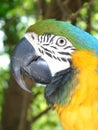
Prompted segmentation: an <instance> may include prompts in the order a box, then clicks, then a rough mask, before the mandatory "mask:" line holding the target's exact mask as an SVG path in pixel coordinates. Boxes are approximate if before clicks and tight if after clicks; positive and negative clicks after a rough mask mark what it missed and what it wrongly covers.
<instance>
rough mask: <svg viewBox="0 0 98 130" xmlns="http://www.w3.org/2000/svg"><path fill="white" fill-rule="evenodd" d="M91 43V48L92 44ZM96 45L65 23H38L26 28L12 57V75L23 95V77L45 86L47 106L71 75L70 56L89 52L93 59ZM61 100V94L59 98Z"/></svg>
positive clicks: (72, 71) (52, 101) (53, 101)
mask: <svg viewBox="0 0 98 130" xmlns="http://www.w3.org/2000/svg"><path fill="white" fill-rule="evenodd" d="M92 43H93V44H92ZM96 48H98V41H97V40H96V39H95V38H94V37H93V36H91V35H90V34H88V33H87V32H84V31H82V30H81V29H79V28H77V27H75V26H73V25H71V24H70V23H67V22H61V21H56V20H42V21H39V22H37V23H35V24H34V25H32V26H30V27H29V28H28V30H27V32H26V33H25V35H24V37H23V38H22V39H21V40H20V41H19V43H18V44H17V46H16V47H15V49H14V50H13V53H12V59H11V66H12V74H13V75H14V77H15V79H16V81H17V83H18V84H19V85H20V86H21V87H22V88H23V89H24V90H26V91H29V92H30V90H29V89H28V88H27V86H26V84H25V81H24V79H23V75H26V76H28V77H29V78H30V79H32V80H34V81H35V82H37V83H41V84H45V85H46V89H45V97H46V99H47V102H48V103H57V100H58V98H57V94H58V95H60V91H61V90H62V91H63V86H64V85H65V84H66V85H67V84H68V82H70V80H71V78H72V76H73V75H74V68H73V67H72V65H71V64H72V62H73V61H72V55H73V53H74V52H75V51H76V50H81V49H84V50H90V51H94V53H95V54H96V55H97V54H98V50H97V49H96ZM61 96H62V94H61Z"/></svg>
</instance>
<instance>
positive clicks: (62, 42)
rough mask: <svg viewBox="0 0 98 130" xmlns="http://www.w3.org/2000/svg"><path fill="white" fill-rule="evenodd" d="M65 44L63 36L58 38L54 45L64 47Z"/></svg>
mask: <svg viewBox="0 0 98 130" xmlns="http://www.w3.org/2000/svg"><path fill="white" fill-rule="evenodd" d="M66 44H67V40H66V39H64V38H58V39H57V42H56V45H58V46H60V47H64V46H65V45H66Z"/></svg>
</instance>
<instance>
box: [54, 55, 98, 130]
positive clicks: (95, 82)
mask: <svg viewBox="0 0 98 130" xmlns="http://www.w3.org/2000/svg"><path fill="white" fill-rule="evenodd" d="M75 56H76V55H75ZM77 56H78V61H79V56H80V54H77ZM88 56H89V60H91V59H92V63H91V64H90V62H89V60H88V58H87V60H86V59H85V60H86V61H88V63H85V62H83V61H80V62H79V63H80V64H81V65H80V66H79V67H80V68H79V74H78V75H77V79H78V84H77V86H76V87H75V90H74V93H73V95H72V97H71V99H70V101H69V103H68V104H65V105H61V106H60V105H56V110H57V113H58V115H59V118H60V121H61V124H62V126H63V128H64V130H98V75H97V73H96V71H95V69H96V68H97V61H96V60H97V58H95V57H93V56H91V55H90V54H88ZM84 57H85V55H84ZM84 57H83V56H82V60H83V58H84ZM74 58H76V57H74ZM74 61H75V59H74ZM79 63H78V64H79ZM83 63H84V65H83ZM75 65H76V66H77V67H78V65H77V63H75ZM88 65H89V66H88ZM87 66H88V68H86V69H85V67H87Z"/></svg>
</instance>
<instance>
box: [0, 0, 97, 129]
mask: <svg viewBox="0 0 98 130" xmlns="http://www.w3.org/2000/svg"><path fill="white" fill-rule="evenodd" d="M48 18H51V19H58V20H63V21H68V22H70V23H72V24H73V25H76V26H78V27H80V28H82V29H83V30H85V31H87V32H89V33H91V34H92V35H94V36H95V37H96V38H97V37H98V0H0V130H62V126H61V124H60V123H59V119H58V116H57V114H56V112H55V111H54V109H51V110H50V106H48V105H47V104H46V101H45V99H44V87H43V86H39V85H37V84H35V83H34V82H32V81H30V80H29V79H27V78H25V80H26V82H27V84H28V86H30V88H31V89H32V92H33V94H30V93H27V92H25V91H24V90H22V89H21V88H20V87H19V86H18V84H17V83H16V82H15V80H14V78H13V76H12V75H11V69H10V57H11V53H12V50H13V48H14V47H15V45H16V44H17V43H18V41H19V39H21V38H22V36H23V35H24V33H25V31H26V29H27V28H28V27H29V26H30V25H31V24H34V23H35V22H36V21H38V20H41V19H48ZM35 86H36V87H35Z"/></svg>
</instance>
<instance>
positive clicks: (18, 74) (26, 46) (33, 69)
mask: <svg viewBox="0 0 98 130" xmlns="http://www.w3.org/2000/svg"><path fill="white" fill-rule="evenodd" d="M11 69H12V74H13V76H14V77H15V79H16V81H17V83H18V84H19V85H20V86H21V88H23V89H24V90H26V91H30V90H29V89H28V88H27V87H26V84H25V81H24V80H23V75H27V76H28V77H29V78H31V79H32V80H35V81H36V82H38V83H42V84H49V83H50V82H51V79H52V76H51V72H50V69H49V67H48V64H47V62H46V61H45V60H44V59H42V58H41V57H40V56H38V54H37V53H36V50H35V49H34V47H33V46H32V45H31V44H30V43H29V41H28V40H27V39H26V38H22V39H21V40H20V42H19V44H18V45H17V46H16V47H15V49H14V51H13V53H12V57H11Z"/></svg>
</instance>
